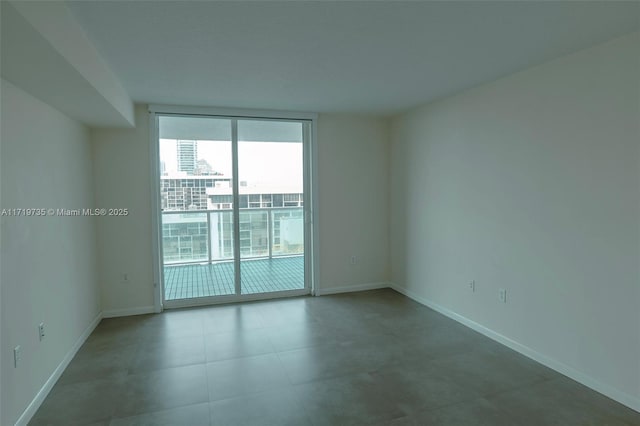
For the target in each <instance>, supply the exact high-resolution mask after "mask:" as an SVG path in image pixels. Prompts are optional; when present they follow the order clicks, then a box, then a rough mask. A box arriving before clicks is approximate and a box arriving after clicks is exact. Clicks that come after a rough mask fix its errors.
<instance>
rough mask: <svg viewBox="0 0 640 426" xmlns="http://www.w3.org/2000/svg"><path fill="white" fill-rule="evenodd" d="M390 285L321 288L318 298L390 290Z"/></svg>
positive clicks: (384, 283) (381, 283)
mask: <svg viewBox="0 0 640 426" xmlns="http://www.w3.org/2000/svg"><path fill="white" fill-rule="evenodd" d="M389 287H390V284H389V283H388V282H386V281H383V282H378V283H365V284H356V285H347V286H342V287H329V288H324V287H320V288H319V289H318V290H316V296H325V295H327V294H338V293H351V292H354V291H366V290H377V289H379V288H389Z"/></svg>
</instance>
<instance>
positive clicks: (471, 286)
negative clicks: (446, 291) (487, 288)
mask: <svg viewBox="0 0 640 426" xmlns="http://www.w3.org/2000/svg"><path fill="white" fill-rule="evenodd" d="M469 290H471V292H472V293H474V292H475V291H476V280H471V281H469Z"/></svg>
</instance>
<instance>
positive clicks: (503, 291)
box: [498, 288, 507, 303]
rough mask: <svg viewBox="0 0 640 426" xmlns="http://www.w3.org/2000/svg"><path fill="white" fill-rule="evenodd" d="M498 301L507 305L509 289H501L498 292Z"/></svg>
mask: <svg viewBox="0 0 640 426" xmlns="http://www.w3.org/2000/svg"><path fill="white" fill-rule="evenodd" d="M498 299H499V300H500V301H501V302H502V303H507V289H506V288H501V289H499V290H498Z"/></svg>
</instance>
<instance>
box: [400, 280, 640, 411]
mask: <svg viewBox="0 0 640 426" xmlns="http://www.w3.org/2000/svg"><path fill="white" fill-rule="evenodd" d="M389 286H390V287H391V288H392V289H394V290H396V291H397V292H398V293H402V294H404V295H405V296H407V297H409V298H411V299H413V300H415V301H416V302H418V303H420V304H422V305H425V306H427V307H429V308H431V309H433V310H434V311H437V312H439V313H441V314H442V315H445V316H447V317H449V318H451V319H452V320H454V321H457V322H459V323H461V324H463V325H465V326H467V327H469V328H471V329H473V330H475V331H477V332H478V333H481V334H484V335H485V336H487V337H488V338H490V339H492V340H495V341H496V342H498V343H501V344H503V345H505V346H507V347H508V348H511V349H513V350H514V351H516V352H519V353H521V354H522V355H524V356H526V357H528V358H531V359H532V360H534V361H536V362H539V363H540V364H542V365H544V366H546V367H549V368H550V369H552V370H555V371H557V372H558V373H560V374H563V375H565V376H567V377H569V378H571V379H573V380H575V381H576V382H579V383H582V384H583V385H585V386H587V387H588V388H591V389H593V390H594V391H596V392H599V393H601V394H603V395H605V396H607V397H609V398H611V399H613V400H614V401H617V402H619V403H620V404H623V405H626V406H627V407H629V408H631V409H632V410H635V411H638V412H640V398H636V397H634V396H633V395H629V394H627V393H625V392H622V391H620V390H618V389H615V388H613V387H611V386H609V385H606V384H604V383H601V382H599V381H598V380H596V379H594V378H592V377H590V376H588V375H587V374H585V373H583V372H580V371H578V370H576V369H574V368H573V367H569V366H568V365H566V364H563V363H562V362H560V361H557V360H555V359H553V358H550V357H548V356H546V355H544V354H541V353H540V352H537V351H536V350H534V349H531V348H530V347H528V346H525V345H523V344H522V343H519V342H516V341H515V340H512V339H510V338H508V337H506V336H503V335H502V334H500V333H496V332H495V331H493V330H491V329H489V328H487V327H485V326H483V325H481V324H478V323H477V322H475V321H473V320H470V319H469V318H467V317H464V316H462V315H460V314H457V313H456V312H453V311H451V310H449V309H447V308H445V307H444V306H441V305H438V304H437V303H434V302H432V301H431V300H428V299H426V298H424V297H421V296H418V295H417V294H415V293H413V292H411V291H409V290H406V289H404V288H402V287H400V286H399V285H397V284H394V283H390V285H389Z"/></svg>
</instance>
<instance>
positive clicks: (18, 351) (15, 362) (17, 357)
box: [13, 345, 22, 368]
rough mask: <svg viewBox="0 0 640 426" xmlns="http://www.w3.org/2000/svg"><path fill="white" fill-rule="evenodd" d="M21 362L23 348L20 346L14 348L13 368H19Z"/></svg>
mask: <svg viewBox="0 0 640 426" xmlns="http://www.w3.org/2000/svg"><path fill="white" fill-rule="evenodd" d="M20 361H22V348H21V347H20V345H18V346H16V347H15V348H13V366H14V367H15V368H18V366H19V365H20Z"/></svg>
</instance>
